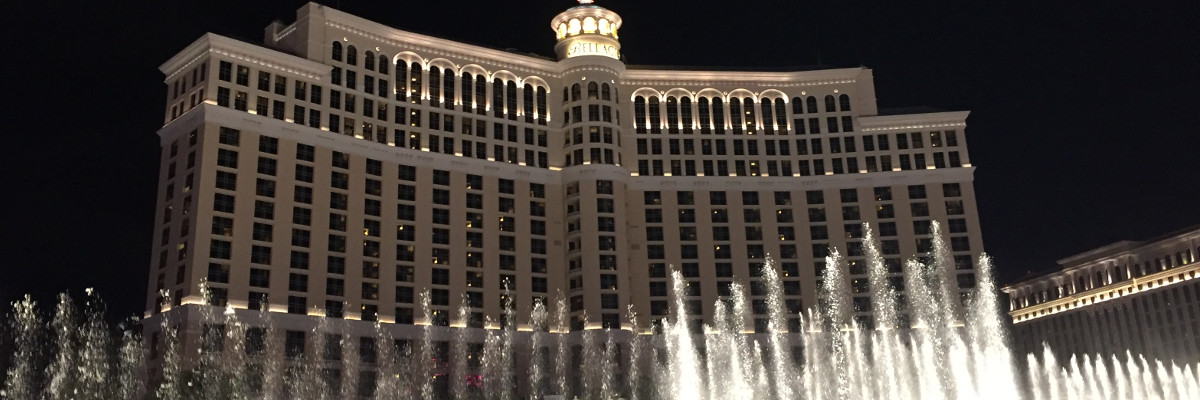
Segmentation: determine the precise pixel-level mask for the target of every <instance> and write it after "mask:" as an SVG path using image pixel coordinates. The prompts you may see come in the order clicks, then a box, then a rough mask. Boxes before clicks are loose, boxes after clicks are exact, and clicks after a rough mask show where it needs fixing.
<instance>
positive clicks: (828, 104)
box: [825, 94, 837, 112]
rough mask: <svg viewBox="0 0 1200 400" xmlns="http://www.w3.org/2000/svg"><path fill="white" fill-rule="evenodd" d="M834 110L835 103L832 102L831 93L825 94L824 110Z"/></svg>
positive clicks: (835, 107)
mask: <svg viewBox="0 0 1200 400" xmlns="http://www.w3.org/2000/svg"><path fill="white" fill-rule="evenodd" d="M835 111H837V105H836V104H834V100H833V95H832V94H830V95H826V96H825V112H835Z"/></svg>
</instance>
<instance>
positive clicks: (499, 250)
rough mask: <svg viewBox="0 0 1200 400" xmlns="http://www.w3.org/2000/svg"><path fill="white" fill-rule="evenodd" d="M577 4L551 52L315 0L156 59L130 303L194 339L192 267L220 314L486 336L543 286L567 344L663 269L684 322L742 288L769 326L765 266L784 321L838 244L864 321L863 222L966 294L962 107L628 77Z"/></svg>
mask: <svg viewBox="0 0 1200 400" xmlns="http://www.w3.org/2000/svg"><path fill="white" fill-rule="evenodd" d="M581 3H587V4H580V5H579V6H576V7H574V8H571V9H569V10H566V11H564V12H562V13H561V14H559V15H557V16H555V17H554V18H553V20H552V21H551V23H550V26H549V28H550V29H548V30H547V34H554V35H556V37H557V39H558V42H557V45H556V46H555V49H554V50H555V57H552V58H546V57H538V56H531V55H528V54H517V53H513V52H509V51H502V50H496V49H492V48H487V47H480V46H476V45H468V44H464V43H459V42H455V41H450V40H446V39H441V38H437V37H431V36H425V35H419V34H414V33H410V32H406V31H403V30H399V29H396V28H392V27H389V26H386V25H383V24H380V23H377V22H373V21H370V20H367V19H364V18H361V17H358V16H354V15H350V14H347V13H345V12H341V11H338V10H335V9H333V8H330V7H326V6H322V5H319V4H313V3H309V4H306V5H304V6H303V7H301V8H300V9H299V10H298V11H297V17H296V21H295V22H294V23H291V24H290V25H287V24H283V23H279V22H276V23H272V24H271V25H269V26H268V27H267V28H266V30H265V38H264V41H263V43H258V44H254V43H247V42H243V41H239V40H235V39H231V38H228V37H224V36H220V35H216V34H206V35H204V36H202V37H200V38H199V39H197V40H196V41H195V42H193V43H192V44H190V45H189V46H187V47H186V48H185V49H183V50H182V51H181V52H179V53H178V54H177V55H175V56H174V57H172V58H170V59H169V60H168V61H167V62H165V63H164V64H162V66H160V70H161V71H162V72H163V74H164V75H165V76H166V78H165V82H166V85H167V104H166V111H165V112H164V114H163V122H164V125H163V127H162V129H160V130H159V131H158V134H159V136H160V138H161V144H162V164H161V169H160V172H159V179H160V190H159V194H158V208H157V213H156V220H155V241H154V246H153V254H152V262H151V263H150V268H149V271H150V274H149V275H150V279H149V284H148V286H147V287H146V295H147V297H146V298H147V301H146V315H147V316H153V315H157V314H159V313H160V312H163V311H167V310H171V309H180V310H182V311H181V313H183V315H185V316H183V317H179V318H181V320H180V321H183V322H181V326H183V327H184V328H185V330H184V332H185V335H191V334H197V332H199V331H200V328H198V327H196V323H195V322H194V321H195V319H194V317H192V316H186V315H189V314H187V313H188V312H189V311H188V310H189V307H188V305H194V304H199V303H202V302H203V300H202V298H201V297H200V294H199V291H198V289H197V287H198V285H199V284H200V282H201V281H203V280H207V282H208V285H209V286H210V287H211V292H212V293H213V295H214V296H213V300H212V301H213V302H214V303H215V304H221V305H224V304H228V305H231V306H232V307H234V308H236V309H247V310H255V309H260V308H262V307H264V305H266V304H269V308H270V311H272V312H274V313H277V314H278V317H276V318H275V320H276V321H283V322H281V323H282V324H284V325H285V326H292V327H296V328H295V329H297V330H307V329H308V328H306V327H307V326H311V324H312V321H313V320H315V319H316V318H320V317H326V318H338V319H343V320H348V321H349V324H350V325H351V326H352V327H357V328H355V329H360V330H361V331H363V332H367V331H369V330H371V329H372V324H373V323H372V322H370V321H376V320H377V321H380V322H382V323H383V324H384V326H385V327H386V328H387V329H389V330H390V331H392V332H393V333H394V334H395V335H397V337H416V336H417V335H420V332H421V331H422V330H423V329H424V328H423V326H422V325H434V326H449V327H464V326H465V327H475V328H489V329H496V328H499V324H496V323H491V324H489V323H486V322H485V321H486V320H487V318H486V317H487V316H491V317H492V318H493V319H498V316H499V315H500V313H501V311H502V304H503V302H504V299H506V298H505V297H504V296H505V294H504V293H505V290H504V288H505V287H507V288H508V289H509V292H510V293H511V297H510V298H511V300H512V301H513V305H514V307H515V309H516V314H517V315H518V319H517V321H516V324H517V328H518V329H520V330H528V329H529V328H530V327H529V321H528V319H527V317H526V316H528V315H529V311H530V309H531V308H532V306H533V304H534V301H535V299H539V298H540V299H544V300H545V301H547V303H553V302H554V300H555V298H556V297H557V294H558V293H562V295H563V296H564V297H565V299H566V304H567V306H568V307H569V311H568V312H569V315H570V318H571V323H570V326H569V329H568V330H569V331H579V330H584V329H619V330H621V331H624V332H636V333H641V334H650V333H652V332H653V331H654V326H655V325H656V322H655V321H657V320H660V319H662V318H665V317H666V316H667V314H668V311H667V304H668V293H667V292H668V288H669V287H670V285H669V283H668V280H669V279H668V276H669V270H670V269H671V268H675V269H678V270H679V271H681V273H682V275H683V276H684V277H685V278H686V279H687V280H688V286H687V288H688V289H687V291H688V293H687V299H688V300H687V301H688V305H689V307H690V309H691V312H692V313H693V314H694V315H695V316H696V318H697V320H696V321H700V320H701V318H710V317H711V314H712V311H713V310H712V304H713V303H714V302H715V301H716V300H717V299H719V298H721V297H722V296H726V295H728V294H729V291H730V286H731V284H732V283H733V282H738V283H740V284H742V285H744V286H745V287H747V288H748V289H749V295H750V296H749V297H750V301H751V302H752V303H753V311H754V314H753V315H746V316H744V318H745V319H746V325H747V326H748V327H753V328H754V330H756V331H758V332H761V331H762V330H763V329H765V325H766V323H765V321H766V315H765V314H766V302H765V294H766V293H765V288H764V287H763V285H762V284H761V283H760V278H759V275H760V273H761V272H760V268H761V267H762V266H763V265H764V262H765V261H766V258H767V256H768V255H770V256H771V257H773V259H774V260H776V267H777V268H778V270H779V271H780V274H781V276H782V277H783V278H782V280H783V284H782V285H783V290H784V292H785V293H784V295H785V299H786V303H787V306H788V307H789V308H790V310H791V311H793V312H799V311H800V310H802V309H804V308H806V307H809V306H812V305H815V304H816V298H817V287H818V285H817V282H818V280H819V279H820V276H821V273H822V270H823V268H825V265H824V258H825V256H826V254H827V252H828V248H830V247H836V248H838V249H841V251H842V253H843V254H845V255H847V256H848V260H849V263H850V270H849V271H848V274H849V276H850V279H851V280H852V288H853V291H854V293H855V294H854V296H855V304H856V305H857V306H858V310H859V312H858V314H859V317H860V318H864V319H866V318H869V315H870V310H869V307H870V302H869V301H868V300H867V297H866V296H867V295H868V293H869V288H867V286H866V282H867V275H866V271H865V262H864V261H863V260H864V254H863V249H862V238H863V235H864V233H863V229H862V224H863V223H870V224H871V225H872V226H873V227H874V229H875V231H876V233H877V235H878V236H879V237H880V239H881V241H882V250H883V252H884V253H885V255H886V257H887V263H888V265H889V266H890V267H891V268H892V271H893V272H894V274H895V275H894V279H893V281H894V282H896V284H897V285H898V286H899V287H902V285H903V276H902V274H901V271H900V270H901V268H900V265H901V260H902V259H904V258H907V257H910V256H913V255H918V256H919V255H922V254H924V253H926V252H928V251H929V249H930V247H931V241H932V237H931V235H930V233H931V232H930V224H931V223H932V222H934V221H938V222H940V223H942V224H943V226H945V227H947V229H946V230H945V231H946V232H948V236H949V237H948V242H949V243H950V244H951V245H952V247H953V254H954V257H955V261H956V264H957V267H958V270H957V271H956V273H957V276H958V284H959V286H960V287H961V288H963V289H964V290H966V289H969V288H972V287H974V284H975V281H976V279H975V276H974V274H973V266H972V264H971V263H972V260H973V259H974V258H976V257H977V256H978V255H979V254H980V253H981V252H982V250H983V244H982V236H981V234H980V229H979V222H978V214H977V210H976V207H975V191H974V188H973V173H974V167H973V166H972V165H971V161H970V157H969V156H968V152H967V147H966V139H967V135H966V132H965V127H966V122H965V121H966V118H967V114H968V113H967V112H940V111H914V112H903V111H897V112H889V111H887V110H880V109H879V108H878V107H877V105H876V102H875V88H874V82H873V76H872V71H871V70H870V69H868V68H864V67H855V68H816V69H809V70H795V71H783V72H748V71H715V70H697V69H691V68H688V67H677V68H666V69H664V68H639V67H637V66H634V65H627V64H626V63H625V59H624V57H623V56H622V53H621V46H622V43H621V42H620V40H619V39H620V35H619V33H620V28H621V27H622V20H621V17H620V16H618V15H617V14H616V13H614V12H612V11H610V10H607V9H605V8H602V7H599V6H596V5H593V4H590V3H591V2H590V1H583V2H581ZM643 39H644V38H643ZM633 40H634V41H635V42H636V41H637V40H638V38H633ZM645 43H647V44H646V45H649V44H648V43H649V41H646V42H645ZM161 291H167V292H168V293H171V294H172V296H171V297H172V298H173V299H174V300H173V302H172V303H173V304H172V303H167V302H165V301H164V298H163V297H162V296H160V292H161ZM424 291H429V293H430V296H431V297H430V299H431V307H432V309H433V311H434V312H433V317H432V318H428V319H427V318H425V317H424V314H423V312H422V310H421V309H420V306H419V305H418V304H419V300H420V293H422V292H424ZM463 298H465V299H466V302H467V303H468V304H469V306H470V307H471V309H472V312H471V316H470V317H469V318H467V320H464V321H459V320H457V319H456V317H455V315H456V312H454V311H453V310H456V309H457V307H458V305H459V303H460V299H463ZM164 303H166V304H164ZM629 305H632V306H633V307H634V308H636V310H638V312H639V314H640V315H641V316H643V317H642V318H640V322H641V323H640V324H639V326H631V324H630V321H629V320H628V319H627V316H626V313H625V309H626V307H627V306H629ZM192 308H194V307H192ZM166 314H167V315H170V314H171V312H167V313H166ZM585 316H586V317H585ZM361 321H367V322H361ZM798 323H799V319H798V318H793V319H792V321H791V323H790V325H792V328H795V327H796V326H798ZM148 325H151V324H148ZM154 329H156V328H150V329H149V331H148V332H147V338H149V339H148V341H149V342H150V343H151V345H156V343H157V340H158V339H156V337H157V336H155V335H157V333H155V332H153V331H154ZM446 329H453V328H446ZM563 333H564V334H568V335H569V334H570V333H566V332H563ZM627 334H628V333H627ZM301 336H302V334H301ZM302 339H303V338H302V337H300V338H299V339H296V340H302ZM289 340H292V338H291V337H290V336H289Z"/></svg>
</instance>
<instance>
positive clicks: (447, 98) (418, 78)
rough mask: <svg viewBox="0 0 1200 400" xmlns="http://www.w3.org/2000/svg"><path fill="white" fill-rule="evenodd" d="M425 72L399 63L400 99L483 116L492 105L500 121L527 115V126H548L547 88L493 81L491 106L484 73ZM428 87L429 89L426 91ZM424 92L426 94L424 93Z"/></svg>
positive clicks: (432, 68)
mask: <svg viewBox="0 0 1200 400" xmlns="http://www.w3.org/2000/svg"><path fill="white" fill-rule="evenodd" d="M424 71H425V70H424V68H423V67H422V65H421V63H418V62H413V63H410V64H396V100H399V101H408V102H411V103H415V104H422V103H427V104H429V105H431V106H433V107H442V108H445V109H447V110H453V109H454V108H455V107H454V105H455V104H456V103H457V104H459V105H460V107H461V110H462V111H465V112H473V113H476V114H479V115H487V110H488V109H489V106H490V109H491V110H492V116H494V117H497V118H508V119H509V120H513V121H516V120H517V119H518V117H519V116H523V117H524V118H523V119H524V121H525V122H527V123H537V124H540V125H546V124H547V123H548V120H549V115H550V114H549V110H548V108H547V101H548V93H549V92H548V91H547V90H546V87H545V86H540V85H538V86H536V87H535V86H534V85H533V84H531V83H526V84H525V85H524V86H523V87H522V88H520V89H518V87H517V83H516V82H515V81H512V80H505V79H501V78H493V79H492V80H491V85H490V87H491V103H490V104H489V103H488V89H489V85H488V83H489V82H488V79H487V77H485V76H484V75H483V74H474V73H471V72H470V71H463V72H462V73H461V75H458V74H455V73H454V71H453V70H451V69H449V68H441V67H437V66H430V67H429V69H428V74H425V73H424ZM426 82H428V83H426ZM425 86H428V88H427V89H425V88H424V87H425ZM423 89H425V90H426V92H423ZM518 102H519V103H520V104H518Z"/></svg>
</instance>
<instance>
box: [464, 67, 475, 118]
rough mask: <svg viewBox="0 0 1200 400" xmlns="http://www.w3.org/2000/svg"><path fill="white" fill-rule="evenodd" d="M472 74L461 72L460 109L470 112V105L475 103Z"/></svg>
mask: <svg viewBox="0 0 1200 400" xmlns="http://www.w3.org/2000/svg"><path fill="white" fill-rule="evenodd" d="M473 78H474V76H472V75H471V73H470V72H463V74H462V110H463V111H466V112H471V108H472V106H473V105H474V104H475V102H474V100H475V95H474V93H473V92H472V89H474V88H475V81H474V80H473Z"/></svg>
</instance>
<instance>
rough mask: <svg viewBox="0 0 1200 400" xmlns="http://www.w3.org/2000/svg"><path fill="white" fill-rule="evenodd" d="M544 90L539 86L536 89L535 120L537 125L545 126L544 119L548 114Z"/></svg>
mask: <svg viewBox="0 0 1200 400" xmlns="http://www.w3.org/2000/svg"><path fill="white" fill-rule="evenodd" d="M546 97H547V96H546V88H545V87H542V86H539V87H538V88H537V120H538V125H546V118H547V117H549V116H550V112H549V111H548V110H546V101H547V99H546Z"/></svg>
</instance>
